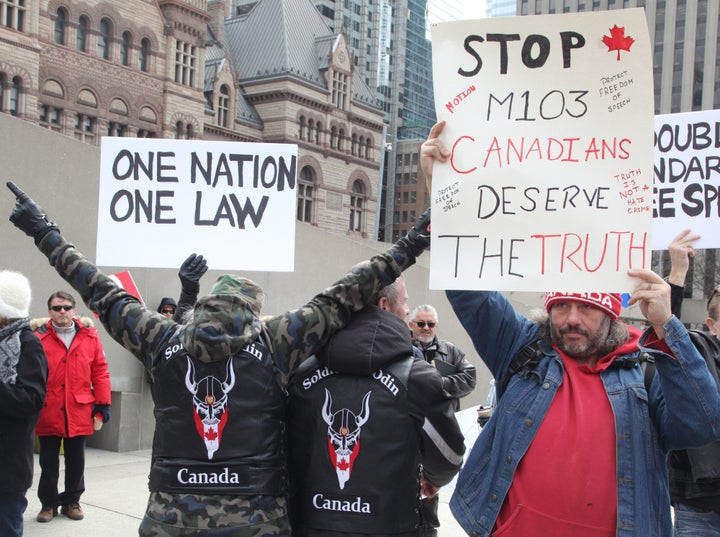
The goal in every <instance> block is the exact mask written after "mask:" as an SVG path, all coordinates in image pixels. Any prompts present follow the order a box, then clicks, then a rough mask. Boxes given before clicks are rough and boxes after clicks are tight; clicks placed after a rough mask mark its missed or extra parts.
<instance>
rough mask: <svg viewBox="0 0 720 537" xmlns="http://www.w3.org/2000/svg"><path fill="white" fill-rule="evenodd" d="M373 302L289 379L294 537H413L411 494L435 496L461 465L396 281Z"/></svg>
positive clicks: (457, 443)
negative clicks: (416, 355) (418, 356)
mask: <svg viewBox="0 0 720 537" xmlns="http://www.w3.org/2000/svg"><path fill="white" fill-rule="evenodd" d="M373 302H374V303H375V304H377V306H375V305H371V306H367V307H366V308H364V309H363V310H361V311H360V312H357V313H355V314H354V315H353V317H352V319H351V321H350V323H349V324H348V325H347V326H346V327H345V328H343V329H342V330H340V331H339V332H337V333H336V334H335V335H334V336H333V337H332V338H331V339H330V342H329V343H328V344H327V345H326V346H325V347H324V348H323V349H321V350H320V352H319V353H318V356H317V357H313V358H311V359H310V360H307V361H306V362H304V363H303V364H302V365H301V366H300V367H299V368H298V369H297V370H296V371H295V372H294V373H293V375H292V376H291V380H290V383H289V394H290V396H289V405H288V431H289V434H288V437H289V469H290V483H291V487H290V490H291V493H290V501H291V510H290V512H291V521H292V527H293V535H294V536H295V537H330V536H343V537H359V536H361V535H374V536H375V537H384V536H387V537H390V536H393V537H415V536H417V535H418V527H419V524H420V517H419V513H418V508H419V492H420V491H422V493H423V495H427V496H434V495H436V493H437V491H438V489H439V487H441V486H443V485H445V484H447V483H448V482H449V481H450V480H451V479H452V478H453V477H454V476H455V474H456V473H457V471H458V470H459V469H460V465H461V464H462V460H463V453H464V451H465V447H464V443H463V442H464V438H463V435H462V432H461V431H460V428H459V425H458V423H457V421H456V420H455V416H454V413H453V409H452V401H451V400H450V399H448V398H447V397H446V395H445V393H444V391H443V385H442V377H441V376H440V374H439V373H438V372H437V370H436V369H434V368H433V367H432V366H430V365H429V364H427V363H426V362H424V361H423V360H419V359H415V358H414V356H413V347H412V342H411V339H410V333H409V331H408V329H407V325H406V324H405V322H404V319H405V317H406V316H407V314H408V311H409V308H408V306H407V289H406V285H405V282H404V279H403V278H402V276H401V277H399V278H398V279H397V280H395V282H394V283H392V284H391V285H389V286H387V287H385V288H384V289H383V290H382V291H381V293H380V296H379V297H377V299H375V300H373ZM340 371H343V372H342V373H341V372H340Z"/></svg>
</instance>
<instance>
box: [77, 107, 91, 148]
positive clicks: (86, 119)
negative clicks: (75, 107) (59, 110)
mask: <svg viewBox="0 0 720 537" xmlns="http://www.w3.org/2000/svg"><path fill="white" fill-rule="evenodd" d="M75 139H76V140H80V141H82V142H88V143H93V142H94V140H95V118H94V117H92V116H88V115H86V114H76V115H75Z"/></svg>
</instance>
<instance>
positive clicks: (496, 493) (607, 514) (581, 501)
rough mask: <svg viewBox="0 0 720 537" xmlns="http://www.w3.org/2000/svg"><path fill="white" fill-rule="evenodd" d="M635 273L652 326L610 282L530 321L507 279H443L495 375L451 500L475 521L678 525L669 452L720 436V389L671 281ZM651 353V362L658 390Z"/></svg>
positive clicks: (425, 149) (569, 296) (487, 531)
mask: <svg viewBox="0 0 720 537" xmlns="http://www.w3.org/2000/svg"><path fill="white" fill-rule="evenodd" d="M444 125H445V123H444V122H440V123H438V124H436V125H435V126H434V127H433V128H432V129H431V132H430V135H429V137H428V139H427V140H426V141H425V143H424V144H423V145H422V148H421V165H422V168H423V171H424V172H425V175H426V177H427V178H428V180H431V179H432V168H433V164H434V162H435V161H439V162H445V161H447V160H448V158H449V156H450V152H449V150H448V149H447V148H446V147H445V145H444V144H443V143H442V141H441V139H440V135H441V133H442V130H443V127H444ZM628 276H629V277H630V278H632V279H633V280H635V281H637V282H638V283H637V286H636V287H635V288H634V290H633V292H632V295H631V298H630V300H629V304H630V305H635V304H637V305H638V306H639V309H640V311H641V313H642V315H643V316H644V317H645V318H646V319H647V322H648V328H647V329H646V330H645V331H644V332H640V330H639V329H636V328H634V327H632V326H629V325H627V324H625V323H623V322H622V321H620V319H619V314H620V310H621V298H620V295H618V294H614V293H604V292H588V293H571V292H549V293H546V295H545V308H544V310H545V311H544V314H543V315H542V317H541V318H538V319H535V320H531V319H529V318H526V317H525V316H523V315H520V314H519V313H518V312H516V311H515V310H514V308H513V307H512V305H511V303H510V302H509V300H508V299H507V298H506V297H505V296H504V295H503V294H502V293H500V292H493V291H466V290H454V291H446V295H447V297H448V299H449V301H450V304H451V305H452V307H453V309H454V311H455V313H456V315H457V317H458V319H459V320H460V322H461V323H462V325H463V327H464V328H465V330H466V331H467V332H468V334H469V335H470V338H471V339H472V342H473V345H474V347H475V349H476V351H477V353H478V355H479V356H480V357H481V358H482V360H483V361H484V362H485V364H486V365H487V366H488V368H489V369H490V372H491V373H492V375H493V376H494V378H495V379H496V380H497V386H498V398H499V399H498V406H497V409H496V411H495V413H494V414H493V416H492V417H491V418H490V420H489V421H488V423H487V424H486V425H485V427H484V428H483V431H482V434H481V435H480V436H479V437H478V440H477V441H476V442H475V445H474V447H473V449H472V451H471V453H470V455H469V457H468V459H467V460H466V462H465V465H464V466H463V469H462V470H461V471H460V474H459V476H458V480H457V484H456V487H455V492H454V493H453V497H452V498H451V500H450V509H451V511H452V513H453V515H454V516H455V518H456V519H457V520H458V523H459V524H460V525H461V526H462V527H463V529H464V530H465V531H466V532H468V533H469V534H476V535H483V536H488V535H497V536H500V535H502V536H522V537H527V536H541V535H542V536H544V535H553V536H556V537H558V536H560V537H569V536H575V535H583V536H585V537H617V536H620V537H626V536H633V537H646V536H648V535H653V536H654V537H669V536H670V535H671V533H672V520H671V511H670V497H669V494H668V473H667V466H666V461H665V459H666V454H667V451H668V450H670V449H685V448H689V447H695V446H701V445H704V444H707V443H709V442H712V441H715V440H718V439H720V394H718V390H717V388H716V386H715V381H714V380H713V379H712V377H711V376H710V374H709V372H708V369H707V366H706V365H705V361H704V360H703V358H702V356H700V354H699V353H698V351H697V350H696V349H695V347H694V345H693V343H692V341H691V339H690V336H689V334H688V331H687V329H686V328H685V327H684V326H683V324H682V323H681V322H680V321H679V320H678V319H677V318H676V317H675V316H674V315H672V313H671V310H670V286H669V285H668V284H667V283H666V282H665V281H664V280H663V279H662V278H661V277H660V276H659V275H657V274H655V273H654V272H652V271H651V270H647V269H630V270H629V271H628ZM528 348H529V349H531V352H530V353H529V354H530V356H531V358H530V359H527V360H524V361H523V363H522V364H521V366H520V367H519V368H515V367H513V372H514V374H511V373H509V371H510V369H511V366H515V365H517V364H518V362H517V360H516V358H517V357H518V356H524V355H525V354H526V353H525V352H524V351H525V350H526V349H528ZM646 355H649V356H650V357H651V358H652V359H654V364H655V369H656V374H655V375H654V378H653V379H652V384H651V385H650V387H649V389H646V387H645V384H644V378H643V373H644V372H643V367H642V365H641V364H642V362H643V357H644V356H646ZM506 377H507V378H506Z"/></svg>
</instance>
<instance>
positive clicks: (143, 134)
mask: <svg viewBox="0 0 720 537" xmlns="http://www.w3.org/2000/svg"><path fill="white" fill-rule="evenodd" d="M137 138H155V133H154V132H153V131H150V130H147V129H140V130H138V131H137Z"/></svg>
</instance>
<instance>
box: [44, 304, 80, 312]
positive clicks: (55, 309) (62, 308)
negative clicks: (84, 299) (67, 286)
mask: <svg viewBox="0 0 720 537" xmlns="http://www.w3.org/2000/svg"><path fill="white" fill-rule="evenodd" d="M74 307H75V306H67V305H65V306H52V307H51V308H50V309H51V310H53V311H63V310H65V311H70V310H71V309H73V308H74Z"/></svg>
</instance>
